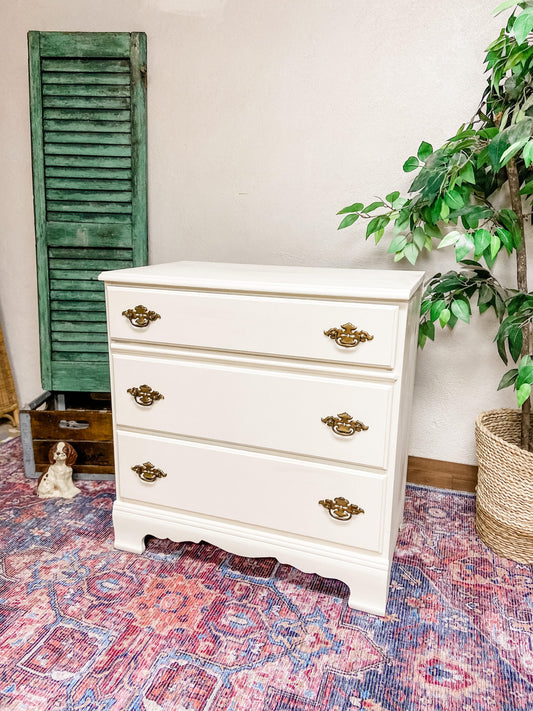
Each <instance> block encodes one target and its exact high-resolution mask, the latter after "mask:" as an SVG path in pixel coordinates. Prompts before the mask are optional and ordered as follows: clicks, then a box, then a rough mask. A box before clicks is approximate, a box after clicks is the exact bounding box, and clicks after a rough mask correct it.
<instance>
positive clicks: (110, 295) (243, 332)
mask: <svg viewBox="0 0 533 711" xmlns="http://www.w3.org/2000/svg"><path fill="white" fill-rule="evenodd" d="M106 293H107V300H108V318H109V333H110V334H111V338H116V339H127V340H134V341H139V342H144V343H147V342H152V343H160V344H170V345H180V346H188V347H191V346H192V347H197V348H212V349H213V348H215V349H217V350H227V351H240V352H246V353H262V354H266V355H281V356H286V357H294V358H308V359H313V360H326V361H335V362H341V363H350V364H358V365H373V366H378V367H383V368H392V367H393V366H394V359H395V354H396V339H397V332H398V318H399V307H398V306H394V305H376V304H363V303H357V302H352V303H346V302H338V301H319V300H312V299H308V300H304V299H289V298H274V297H267V296H246V295H242V296H240V295H231V294H206V293H200V292H183V291H168V290H154V289H133V288H131V289H128V288H123V287H112V286H109V287H107V292H106ZM137 306H142V307H145V309H147V310H148V312H152V314H151V318H150V317H149V316H147V315H146V314H145V313H141V314H140V319H139V316H138V314H139V312H135V308H136V307H137ZM123 312H126V313H128V316H124V315H123ZM151 319H153V320H151ZM135 323H141V324H146V325H141V326H136V325H133V324H135ZM349 324H351V325H352V326H353V328H350V326H349ZM345 325H348V327H347V328H344V329H343V326H345ZM325 331H328V332H330V333H329V335H325V333H324V332H325ZM362 332H366V333H367V334H368V337H369V339H367V340H365V339H366V338H367V337H366V336H365V335H364V333H362ZM355 343H357V345H353V344H355ZM343 344H344V345H343Z"/></svg>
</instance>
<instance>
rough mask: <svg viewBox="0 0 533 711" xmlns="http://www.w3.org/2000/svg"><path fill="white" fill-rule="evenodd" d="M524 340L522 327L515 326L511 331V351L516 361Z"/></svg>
mask: <svg viewBox="0 0 533 711" xmlns="http://www.w3.org/2000/svg"><path fill="white" fill-rule="evenodd" d="M523 342H524V336H523V334H522V329H521V328H520V327H519V326H513V327H512V328H511V330H510V331H509V353H510V354H511V358H512V359H513V360H514V361H515V362H516V361H517V360H518V359H519V358H520V353H521V351H522V344H523Z"/></svg>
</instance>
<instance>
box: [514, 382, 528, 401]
mask: <svg viewBox="0 0 533 711" xmlns="http://www.w3.org/2000/svg"><path fill="white" fill-rule="evenodd" d="M530 395H531V385H529V383H524V384H523V385H521V386H520V387H519V388H518V390H517V391H516V401H517V403H518V407H522V405H523V404H524V403H525V401H526V400H527V399H528V397H529V396H530Z"/></svg>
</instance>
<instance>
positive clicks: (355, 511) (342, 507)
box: [318, 496, 364, 521]
mask: <svg viewBox="0 0 533 711" xmlns="http://www.w3.org/2000/svg"><path fill="white" fill-rule="evenodd" d="M318 503H319V504H320V506H323V507H324V508H325V509H327V510H328V511H329V515H330V516H331V518H336V519H337V521H349V520H350V519H351V518H352V516H358V515H359V514H362V513H364V509H362V508H361V507H360V506H357V505H356V504H351V503H350V502H349V501H348V499H345V498H344V497H342V496H338V497H337V498H336V499H333V501H332V500H331V499H322V501H319V502H318Z"/></svg>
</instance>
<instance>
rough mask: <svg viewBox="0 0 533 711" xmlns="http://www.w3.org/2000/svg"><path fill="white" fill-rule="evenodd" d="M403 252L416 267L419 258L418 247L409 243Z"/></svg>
mask: <svg viewBox="0 0 533 711" xmlns="http://www.w3.org/2000/svg"><path fill="white" fill-rule="evenodd" d="M403 252H404V255H405V257H406V258H407V260H408V261H409V262H411V264H412V265H413V266H414V265H415V264H416V260H417V258H418V249H417V247H416V245H415V244H413V242H409V244H406V245H405V247H404V250H403Z"/></svg>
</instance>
